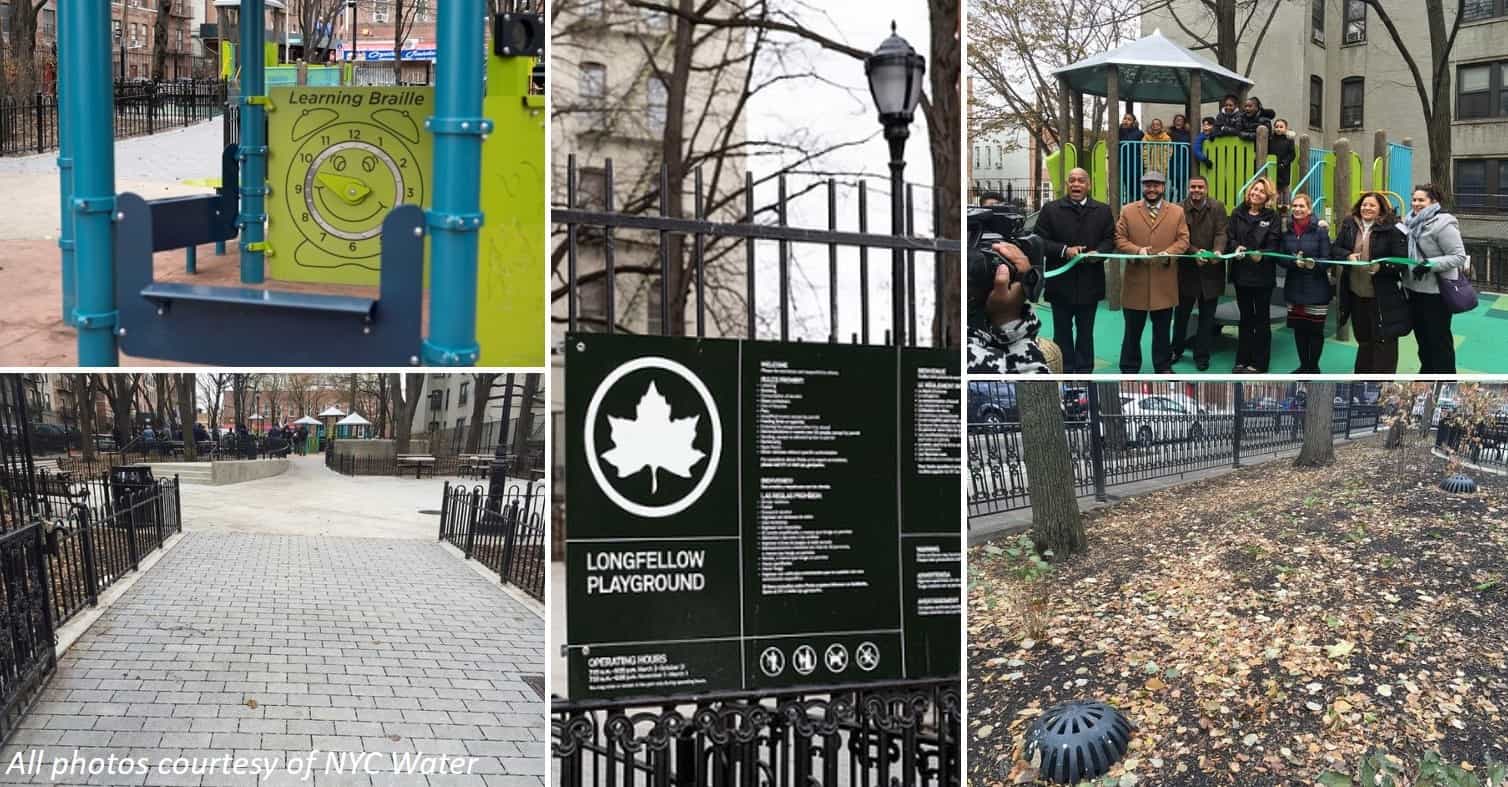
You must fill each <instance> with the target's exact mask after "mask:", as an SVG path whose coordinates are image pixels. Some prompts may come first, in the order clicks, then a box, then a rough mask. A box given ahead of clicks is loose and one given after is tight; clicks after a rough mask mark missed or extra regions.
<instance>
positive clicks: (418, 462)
mask: <svg viewBox="0 0 1508 787" xmlns="http://www.w3.org/2000/svg"><path fill="white" fill-rule="evenodd" d="M408 467H412V468H414V478H415V479H418V478H421V477H422V476H423V473H424V470H425V468H428V469H429V475H430V477H431V478H433V477H434V475H435V458H434V457H432V456H428V455H425V454H399V455H398V471H399V475H402V474H403V470H404V469H405V468H408Z"/></svg>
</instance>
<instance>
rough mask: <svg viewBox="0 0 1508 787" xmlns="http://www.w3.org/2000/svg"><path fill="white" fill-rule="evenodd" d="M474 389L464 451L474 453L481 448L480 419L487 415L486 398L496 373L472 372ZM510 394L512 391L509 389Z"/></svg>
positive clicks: (490, 394) (495, 378)
mask: <svg viewBox="0 0 1508 787" xmlns="http://www.w3.org/2000/svg"><path fill="white" fill-rule="evenodd" d="M471 377H472V380H473V381H474V382H475V388H476V390H474V391H472V392H471V395H472V396H473V397H475V398H473V399H472V400H471V421H470V422H469V423H467V424H466V453H468V454H474V453H477V452H478V451H479V450H481V444H482V420H483V419H484V418H486V417H487V400H488V399H490V398H491V397H492V385H493V383H495V382H497V378H498V375H496V374H473V375H472V376H471ZM509 393H510V394H511V393H512V391H509Z"/></svg>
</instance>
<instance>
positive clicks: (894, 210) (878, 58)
mask: <svg viewBox="0 0 1508 787" xmlns="http://www.w3.org/2000/svg"><path fill="white" fill-rule="evenodd" d="M926 72H927V59H926V58H925V57H922V56H921V55H919V54H917V53H916V50H915V49H913V48H912V46H911V44H909V43H907V42H906V39H904V38H901V37H900V36H899V35H896V32H895V22H893V21H892V22H891V23H890V37H889V38H887V39H885V41H884V42H883V43H881V44H880V48H879V49H876V50H875V51H874V53H873V54H871V55H870V56H869V57H868V58H867V59H865V61H864V74H865V75H866V76H868V77H869V94H870V95H871V96H872V97H873V98H874V105H875V108H876V109H878V110H879V113H880V125H882V126H884V127H885V141H886V142H889V143H890V234H892V235H895V236H896V237H900V236H901V235H903V234H905V231H906V200H905V188H906V182H905V177H904V174H905V171H906V139H907V138H908V137H910V136H911V119H912V117H913V116H914V114H915V112H916V105H917V103H918V102H920V101H921V97H922V76H923V75H924V74H925V73H926ZM890 268H891V272H890V289H891V293H890V302H891V303H890V305H891V313H892V316H891V322H892V325H893V326H894V327H893V328H892V330H891V334H892V336H893V341H894V342H895V344H896V346H900V345H903V344H905V343H906V329H905V320H906V301H905V294H904V292H903V291H904V290H905V286H904V281H905V276H906V256H905V253H904V252H903V251H901V250H900V249H899V248H896V249H893V250H891V263H890Z"/></svg>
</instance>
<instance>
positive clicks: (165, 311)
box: [157, 306, 168, 317]
mask: <svg viewBox="0 0 1508 787" xmlns="http://www.w3.org/2000/svg"><path fill="white" fill-rule="evenodd" d="M167 313H168V312H167V309H164V308H162V307H161V306H158V307H157V316H158V317H161V316H162V315H164V314H167Z"/></svg>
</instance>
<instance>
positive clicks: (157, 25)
mask: <svg viewBox="0 0 1508 787" xmlns="http://www.w3.org/2000/svg"><path fill="white" fill-rule="evenodd" d="M186 1H187V0H157V18H156V19H155V20H154V21H153V23H152V78H153V79H155V80H157V81H158V82H161V81H163V80H164V79H167V62H168V23H169V22H170V21H171V13H172V10H173V3H180V2H186Z"/></svg>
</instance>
